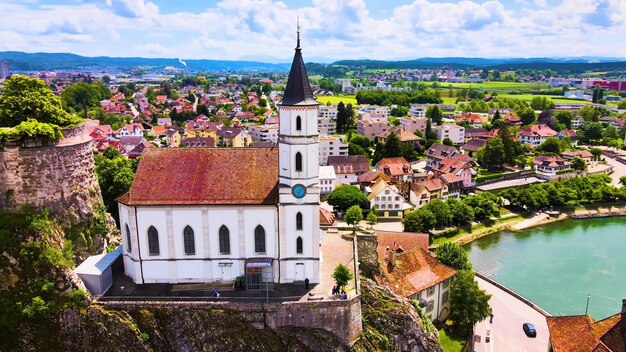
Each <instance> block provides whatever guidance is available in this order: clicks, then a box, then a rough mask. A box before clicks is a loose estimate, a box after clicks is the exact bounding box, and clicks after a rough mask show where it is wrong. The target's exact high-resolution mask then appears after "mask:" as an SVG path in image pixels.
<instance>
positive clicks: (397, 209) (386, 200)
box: [365, 179, 412, 219]
mask: <svg viewBox="0 0 626 352" xmlns="http://www.w3.org/2000/svg"><path fill="white" fill-rule="evenodd" d="M365 193H366V194H367V200H368V201H369V202H370V207H371V208H374V207H375V208H376V209H377V210H378V218H379V219H402V218H403V217H404V211H405V210H407V209H410V208H412V206H411V205H410V204H409V203H407V201H406V200H405V199H404V197H402V195H401V194H400V191H398V188H396V186H394V185H393V184H390V183H387V182H386V181H385V180H383V179H379V180H378V181H376V183H374V184H373V185H372V186H368V187H365Z"/></svg>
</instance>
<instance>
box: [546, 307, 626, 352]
mask: <svg viewBox="0 0 626 352" xmlns="http://www.w3.org/2000/svg"><path fill="white" fill-rule="evenodd" d="M546 320H547V322H548V330H549V331H550V342H551V344H552V348H553V350H554V352H578V351H580V352H590V351H613V352H617V351H624V350H626V348H625V346H626V344H625V342H626V338H625V336H624V335H623V334H619V332H618V331H617V333H616V330H619V329H623V327H624V325H625V324H626V315H624V314H615V315H613V316H610V317H608V318H606V319H602V320H600V321H595V320H593V318H592V317H590V316H588V315H572V316H564V317H546Z"/></svg>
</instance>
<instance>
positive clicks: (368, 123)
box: [356, 113, 391, 140]
mask: <svg viewBox="0 0 626 352" xmlns="http://www.w3.org/2000/svg"><path fill="white" fill-rule="evenodd" d="M356 128H357V131H358V132H359V134H360V135H361V136H364V137H365V138H367V139H369V140H373V139H374V138H376V136H378V135H380V134H382V133H385V132H386V131H387V130H388V129H389V128H391V124H390V123H389V120H387V118H386V117H382V116H381V115H379V114H369V113H362V114H359V118H358V120H357V123H356Z"/></svg>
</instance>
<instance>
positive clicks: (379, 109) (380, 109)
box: [359, 104, 390, 119]
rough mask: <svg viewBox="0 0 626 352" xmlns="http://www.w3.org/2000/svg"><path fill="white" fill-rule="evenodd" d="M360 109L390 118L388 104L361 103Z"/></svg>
mask: <svg viewBox="0 0 626 352" xmlns="http://www.w3.org/2000/svg"><path fill="white" fill-rule="evenodd" d="M359 111H362V112H365V113H368V114H378V115H381V117H383V118H385V119H387V118H389V111H390V110H389V107H388V106H379V105H370V104H361V105H359Z"/></svg>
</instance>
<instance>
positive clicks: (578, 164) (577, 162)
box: [572, 156, 587, 171]
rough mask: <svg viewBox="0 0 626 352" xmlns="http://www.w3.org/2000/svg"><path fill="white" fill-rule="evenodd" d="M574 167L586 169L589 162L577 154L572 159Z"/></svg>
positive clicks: (581, 169) (575, 168)
mask: <svg viewBox="0 0 626 352" xmlns="http://www.w3.org/2000/svg"><path fill="white" fill-rule="evenodd" d="M572 168H573V169H574V170H579V171H585V170H587V163H585V161H584V160H583V159H582V158H580V157H578V156H577V157H575V158H574V159H573V160H572Z"/></svg>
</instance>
